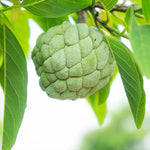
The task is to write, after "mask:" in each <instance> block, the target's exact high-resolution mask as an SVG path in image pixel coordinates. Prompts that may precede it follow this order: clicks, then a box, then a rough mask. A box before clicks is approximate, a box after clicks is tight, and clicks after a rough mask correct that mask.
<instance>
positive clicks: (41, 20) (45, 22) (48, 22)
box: [28, 13, 68, 32]
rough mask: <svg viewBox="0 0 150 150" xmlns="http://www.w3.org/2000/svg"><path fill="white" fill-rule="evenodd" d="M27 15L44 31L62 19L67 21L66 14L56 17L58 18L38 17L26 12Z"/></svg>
mask: <svg viewBox="0 0 150 150" xmlns="http://www.w3.org/2000/svg"><path fill="white" fill-rule="evenodd" d="M28 14H29V17H30V18H32V19H33V20H34V21H35V22H36V23H37V24H38V25H39V26H40V27H41V28H42V29H43V30H44V31H45V32H46V31H47V30H48V29H49V28H50V27H53V26H55V25H59V24H61V23H62V22H64V21H68V16H63V17H58V18H45V17H38V16H35V15H33V14H31V13H28Z"/></svg>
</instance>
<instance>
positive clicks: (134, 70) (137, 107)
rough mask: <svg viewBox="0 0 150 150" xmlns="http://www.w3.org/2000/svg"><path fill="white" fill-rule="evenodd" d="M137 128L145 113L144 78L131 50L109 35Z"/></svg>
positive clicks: (109, 41)
mask: <svg viewBox="0 0 150 150" xmlns="http://www.w3.org/2000/svg"><path fill="white" fill-rule="evenodd" d="M107 40H108V43H109V45H110V48H111V50H112V52H113V55H114V58H115V60H116V63H117V66H118V70H119V72H120V76H121V78H122V82H123V85H124V89H125V92H126V95H127V98H128V101H129V104H130V108H131V111H132V114H133V117H134V120H135V123H136V126H137V128H140V127H141V125H142V122H143V119H144V115H145V92H144V89H143V79H142V75H141V73H140V71H139V68H138V66H137V64H136V62H135V60H134V58H133V55H132V53H131V51H130V50H129V49H128V48H127V47H126V46H125V45H124V44H123V43H121V42H120V41H119V40H117V39H114V38H111V37H108V38H107Z"/></svg>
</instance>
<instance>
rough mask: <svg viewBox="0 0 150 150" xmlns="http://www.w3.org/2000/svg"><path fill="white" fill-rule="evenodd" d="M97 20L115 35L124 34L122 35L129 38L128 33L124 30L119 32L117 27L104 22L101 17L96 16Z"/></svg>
mask: <svg viewBox="0 0 150 150" xmlns="http://www.w3.org/2000/svg"><path fill="white" fill-rule="evenodd" d="M96 20H97V21H98V22H99V23H100V24H101V25H102V26H103V27H104V28H105V29H107V30H108V31H109V32H110V33H111V34H113V35H115V36H116V35H118V36H122V37H124V38H126V39H129V38H128V36H127V35H125V34H123V32H119V31H118V30H117V29H115V28H113V27H111V26H109V25H108V24H105V23H104V20H103V19H101V18H100V17H99V16H96Z"/></svg>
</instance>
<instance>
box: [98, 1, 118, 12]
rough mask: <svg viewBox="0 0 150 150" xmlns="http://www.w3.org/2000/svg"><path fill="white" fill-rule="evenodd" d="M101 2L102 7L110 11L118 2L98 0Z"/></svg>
mask: <svg viewBox="0 0 150 150" xmlns="http://www.w3.org/2000/svg"><path fill="white" fill-rule="evenodd" d="M100 2H101V3H102V5H103V7H104V8H105V9H106V10H108V11H110V10H111V9H112V8H113V7H114V6H115V5H116V4H117V2H118V0H100Z"/></svg>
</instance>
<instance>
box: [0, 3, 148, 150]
mask: <svg viewBox="0 0 150 150" xmlns="http://www.w3.org/2000/svg"><path fill="white" fill-rule="evenodd" d="M117 2H118V0H96V1H94V0H72V1H69V0H65V1H63V0H57V1H56V0H23V1H19V0H11V1H10V0H7V1H0V85H1V87H2V89H3V92H4V120H3V132H2V139H3V140H2V150H9V149H11V147H12V146H13V145H14V143H15V140H16V136H17V133H18V130H19V127H20V125H21V121H22V118H23V114H24V110H25V107H26V97H27V66H26V57H27V56H28V52H29V35H30V27H29V19H32V20H34V21H35V22H36V23H37V24H38V25H39V26H40V27H41V28H42V29H43V30H44V31H47V29H48V28H50V27H52V26H55V25H57V24H60V23H62V22H63V21H68V20H69V19H68V16H70V17H72V19H73V20H74V21H75V22H76V23H77V22H80V21H79V17H85V18H86V24H87V25H88V26H91V25H92V26H96V27H97V28H98V29H99V30H101V31H102V32H103V33H104V34H105V37H106V39H107V41H108V44H109V46H110V49H111V51H112V54H113V56H114V59H115V61H116V69H115V71H114V74H113V76H112V79H111V80H110V82H109V83H108V84H107V85H106V87H104V88H103V89H101V90H99V91H97V92H96V93H95V94H94V95H92V96H90V97H88V98H87V101H88V102H89V104H90V105H91V107H92V108H93V110H94V112H95V114H96V116H97V118H98V120H99V123H100V124H102V123H103V121H104V119H105V116H106V112H107V101H106V99H107V97H108V96H109V90H110V86H111V84H112V82H113V79H114V78H115V76H116V74H117V72H119V73H120V76H121V78H122V82H123V85H124V89H125V92H126V95H127V98H128V101H129V105H130V108H131V111H132V114H133V118H134V121H135V124H136V126H137V128H140V127H141V125H142V122H143V119H144V114H145V92H144V89H143V76H145V77H146V78H148V79H149V78H150V71H149V67H150V65H149V64H150V59H149V58H150V48H149V41H150V36H149V35H150V25H149V23H150V8H149V4H150V2H149V0H144V1H141V0H131V2H133V3H131V2H130V3H128V5H127V3H126V0H124V1H122V3H121V4H118V3H117ZM128 2H129V1H128ZM81 10H82V11H83V12H85V14H86V15H87V16H79V13H77V12H78V11H81ZM119 25H122V27H123V30H122V31H120V28H119ZM31 34H32V33H31ZM122 38H126V39H127V40H129V42H130V43H131V47H132V49H129V48H127V47H126V46H125V45H124V44H123V43H122V40H121V39H122ZM10 124H11V125H12V126H10Z"/></svg>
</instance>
